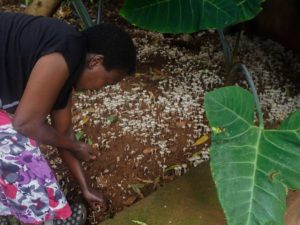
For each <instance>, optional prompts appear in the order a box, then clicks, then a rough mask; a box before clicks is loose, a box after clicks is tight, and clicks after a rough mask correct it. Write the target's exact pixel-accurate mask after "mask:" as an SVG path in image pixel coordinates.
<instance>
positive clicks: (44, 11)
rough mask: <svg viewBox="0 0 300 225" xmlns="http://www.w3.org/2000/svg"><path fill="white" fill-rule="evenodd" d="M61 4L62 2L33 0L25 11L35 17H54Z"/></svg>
mask: <svg viewBox="0 0 300 225" xmlns="http://www.w3.org/2000/svg"><path fill="white" fill-rule="evenodd" d="M60 2H61V1H60V0H33V1H32V3H31V4H30V5H29V6H28V7H27V8H26V9H25V13H26V14H30V15H34V16H52V15H53V14H54V13H55V11H56V10H57V9H58V7H59V5H60Z"/></svg>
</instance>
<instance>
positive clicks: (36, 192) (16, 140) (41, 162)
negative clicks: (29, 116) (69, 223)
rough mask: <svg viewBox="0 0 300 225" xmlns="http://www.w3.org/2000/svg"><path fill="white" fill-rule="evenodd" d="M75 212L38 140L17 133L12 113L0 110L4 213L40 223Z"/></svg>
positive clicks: (0, 208)
mask: <svg viewBox="0 0 300 225" xmlns="http://www.w3.org/2000/svg"><path fill="white" fill-rule="evenodd" d="M71 213H72V212H71V209H70V207H69V204H68V203H67V201H66V198H65V196H64V194H63V193H62V191H61V190H60V189H59V186H58V183H57V181H56V179H55V176H54V174H53V172H52V170H51V169H50V167H49V165H48V163H47V161H46V160H45V158H44V156H43V155H42V153H41V151H40V149H39V148H38V146H37V144H36V142H35V141H33V140H31V139H29V138H27V137H25V136H23V135H21V134H19V133H17V132H16V131H15V130H14V129H13V127H12V119H11V117H10V116H9V115H8V114H7V113H6V112H5V111H3V110H0V216H4V215H13V216H14V217H15V218H16V219H18V220H19V221H21V222H23V223H33V224H40V223H42V222H43V221H46V220H51V219H66V218H67V217H69V216H70V215H71Z"/></svg>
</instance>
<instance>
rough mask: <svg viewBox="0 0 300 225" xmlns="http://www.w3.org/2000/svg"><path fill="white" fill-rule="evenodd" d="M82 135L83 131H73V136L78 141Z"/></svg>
mask: <svg viewBox="0 0 300 225" xmlns="http://www.w3.org/2000/svg"><path fill="white" fill-rule="evenodd" d="M83 136H84V133H83V131H78V132H76V133H75V138H76V140H77V141H80V140H81V139H82V138H83Z"/></svg>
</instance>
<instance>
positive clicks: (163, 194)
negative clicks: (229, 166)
mask: <svg viewBox="0 0 300 225" xmlns="http://www.w3.org/2000/svg"><path fill="white" fill-rule="evenodd" d="M209 174H210V170H209V165H208V163H203V164H202V165H201V166H199V167H197V168H193V169H192V170H191V171H189V173H188V174H186V175H184V176H183V177H180V178H178V179H176V180H175V181H174V182H172V183H170V184H167V185H165V187H163V188H161V189H159V190H158V191H157V192H155V193H153V194H152V195H150V196H149V197H147V198H146V199H144V200H142V201H140V202H138V203H137V204H135V205H134V206H132V207H130V208H128V209H125V210H124V211H123V212H121V213H119V214H117V215H116V217H115V218H114V219H112V220H107V221H105V222H103V225H116V224H117V225H133V224H135V223H134V222H133V221H140V222H143V223H145V224H148V225H152V224H153V225H154V224H155V225H156V224H157V225H160V224H163V225H167V224H170V225H172V224H175V225H225V224H226V223H225V220H224V215H223V212H222V209H221V208H220V205H219V203H218V199H217V195H216V192H215V186H214V182H213V180H212V178H211V176H210V175H209ZM101 225H102V223H101Z"/></svg>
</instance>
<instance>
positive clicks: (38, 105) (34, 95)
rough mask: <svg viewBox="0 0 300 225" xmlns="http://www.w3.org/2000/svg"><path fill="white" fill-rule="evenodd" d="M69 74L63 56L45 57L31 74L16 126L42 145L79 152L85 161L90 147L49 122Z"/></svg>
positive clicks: (14, 122) (22, 132) (16, 115)
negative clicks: (47, 117) (50, 113)
mask: <svg viewBox="0 0 300 225" xmlns="http://www.w3.org/2000/svg"><path fill="white" fill-rule="evenodd" d="M68 73H69V71H68V66H67V64H66V61H65V59H64V58H63V56H62V55H61V54H60V53H52V54H49V55H46V56H43V57H41V58H40V59H39V60H38V61H37V63H36V64H35V66H34V68H33V70H32V72H31V74H30V77H29V80H28V82H27V85H26V88H25V91H24V94H23V96H22V98H21V101H20V103H19V105H18V108H17V110H16V112H15V117H14V119H13V126H14V128H15V129H16V130H17V131H18V132H20V133H21V134H23V135H25V136H28V137H30V138H32V139H35V140H37V141H38V142H41V143H44V144H49V145H53V146H56V147H60V148H64V149H68V150H73V151H77V152H78V155H79V156H80V157H81V158H82V159H84V160H88V159H89V153H88V152H89V151H90V150H91V148H90V147H88V146H87V145H85V144H84V143H81V142H76V141H74V140H71V139H70V138H69V137H67V136H65V135H62V134H60V133H58V132H57V131H56V130H55V129H54V128H53V127H51V126H50V125H48V124H47V123H46V122H45V121H46V116H47V115H48V114H49V112H50V111H51V109H52V107H53V105H54V103H55V101H56V98H57V97H58V95H59V93H60V90H61V89H62V87H63V85H64V83H65V82H66V80H67V78H68Z"/></svg>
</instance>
